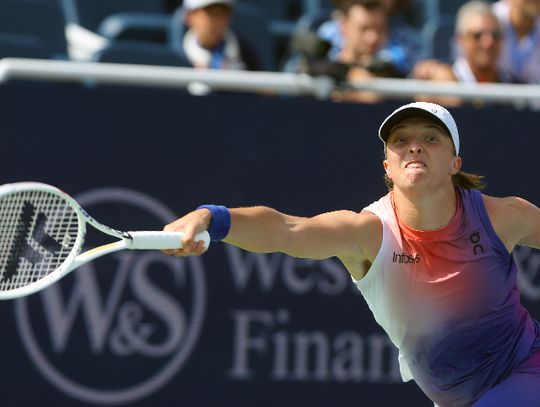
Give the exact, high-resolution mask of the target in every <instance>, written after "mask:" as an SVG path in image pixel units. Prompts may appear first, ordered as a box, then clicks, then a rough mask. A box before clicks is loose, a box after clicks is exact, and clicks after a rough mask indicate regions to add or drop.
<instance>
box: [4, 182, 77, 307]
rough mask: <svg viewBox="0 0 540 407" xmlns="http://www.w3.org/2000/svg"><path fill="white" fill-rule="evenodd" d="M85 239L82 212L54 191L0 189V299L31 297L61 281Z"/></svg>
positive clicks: (31, 185) (24, 186)
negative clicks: (30, 295)
mask: <svg viewBox="0 0 540 407" xmlns="http://www.w3.org/2000/svg"><path fill="white" fill-rule="evenodd" d="M85 234H86V219H85V215H84V213H83V211H82V208H81V207H80V206H79V205H78V204H77V202H76V201H75V200H74V199H73V198H71V197H70V196H69V195H67V194H66V193H65V192H62V191H61V190H59V189H58V188H55V187H53V186H51V185H47V184H42V183H38V182H19V183H13V184H5V185H2V186H0V299H11V298H18V297H23V296H26V295H29V294H32V293H34V292H36V291H39V290H41V289H43V288H45V287H47V286H49V285H51V284H53V283H54V282H56V281H58V280H59V279H60V278H62V277H63V276H64V275H65V274H66V273H68V272H69V271H70V268H69V266H70V264H71V263H72V262H73V261H74V259H75V258H76V256H77V255H78V254H79V253H80V251H81V248H82V245H83V242H84V237H85Z"/></svg>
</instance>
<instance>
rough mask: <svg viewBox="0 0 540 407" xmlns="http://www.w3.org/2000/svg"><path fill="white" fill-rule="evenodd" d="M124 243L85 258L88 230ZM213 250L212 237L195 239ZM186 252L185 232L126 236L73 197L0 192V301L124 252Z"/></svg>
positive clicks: (29, 185) (37, 189) (40, 187)
mask: <svg viewBox="0 0 540 407" xmlns="http://www.w3.org/2000/svg"><path fill="white" fill-rule="evenodd" d="M87 224H90V225H91V226H92V227H94V228H95V229H97V230H99V231H101V232H103V233H105V234H107V235H110V236H113V237H115V238H118V239H119V240H117V241H114V242H112V243H109V244H106V245H103V246H99V247H95V248H93V249H90V250H88V251H85V252H84V253H81V249H82V246H83V243H84V239H85V235H86V225H87ZM195 240H196V241H201V240H202V241H204V246H205V247H206V248H207V247H208V246H209V244H210V237H209V235H208V232H206V231H205V232H202V233H199V234H198V235H196V236H195ZM181 247H182V233H181V232H153V231H146V232H122V231H119V230H115V229H112V228H110V227H108V226H106V225H103V224H101V223H99V222H98V221H96V220H95V219H94V218H92V217H91V216H90V215H88V213H86V211H85V210H84V209H83V208H82V207H81V206H80V205H79V204H78V203H77V202H76V201H75V200H74V199H73V198H71V197H70V196H69V195H67V194H66V193H65V192H62V191H60V190H59V189H57V188H55V187H53V186H50V185H47V184H42V183H38V182H20V183H13V184H5V185H2V186H0V299H11V298H19V297H24V296H27V295H29V294H32V293H35V292H36V291H39V290H42V289H44V288H46V287H48V286H50V285H51V284H53V283H55V282H56V281H58V280H59V279H61V278H62V277H64V276H65V275H66V274H68V273H69V272H71V271H73V270H75V269H76V268H77V267H79V266H81V265H83V264H85V263H88V262H89V261H92V260H94V259H96V258H98V257H101V256H104V255H106V254H109V253H113V252H117V251H119V250H124V249H131V250H164V249H179V248H181Z"/></svg>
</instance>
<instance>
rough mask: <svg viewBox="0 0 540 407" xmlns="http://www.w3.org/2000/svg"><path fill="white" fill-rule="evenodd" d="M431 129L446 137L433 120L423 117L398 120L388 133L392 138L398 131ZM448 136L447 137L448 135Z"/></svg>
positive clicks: (446, 133)
mask: <svg viewBox="0 0 540 407" xmlns="http://www.w3.org/2000/svg"><path fill="white" fill-rule="evenodd" d="M426 129H433V130H435V131H439V132H441V133H443V134H445V135H448V132H447V131H446V130H445V129H444V127H443V126H441V125H440V124H439V123H438V122H436V121H435V120H431V119H428V118H425V117H407V118H406V119H403V120H400V121H399V122H397V123H396V124H395V125H394V126H392V128H391V129H390V132H389V137H388V138H390V137H392V135H393V134H396V133H399V132H400V130H415V131H417V130H426ZM448 136H449V135H448Z"/></svg>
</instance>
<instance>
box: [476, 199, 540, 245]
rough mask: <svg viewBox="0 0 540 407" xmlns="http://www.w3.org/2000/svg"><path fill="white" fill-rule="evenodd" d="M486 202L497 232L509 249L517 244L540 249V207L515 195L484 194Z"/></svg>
mask: <svg viewBox="0 0 540 407" xmlns="http://www.w3.org/2000/svg"><path fill="white" fill-rule="evenodd" d="M484 203H485V205H486V209H487V211H488V213H489V217H490V220H491V223H492V224H493V227H494V228H495V232H497V235H498V236H499V237H500V238H501V240H502V241H503V243H504V244H505V246H506V247H507V249H508V250H509V251H512V249H513V248H514V247H515V246H517V245H520V246H528V247H533V248H535V249H540V208H538V207H537V206H536V205H534V204H532V203H531V202H529V201H527V200H525V199H523V198H519V197H515V196H511V197H506V198H494V197H489V196H484Z"/></svg>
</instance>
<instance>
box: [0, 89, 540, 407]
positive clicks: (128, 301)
mask: <svg viewBox="0 0 540 407" xmlns="http://www.w3.org/2000/svg"><path fill="white" fill-rule="evenodd" d="M396 106H397V105H396V104H382V105H373V106H371V105H351V104H336V103H330V102H322V101H314V100H311V99H296V98H279V97H269V96H253V95H234V94H220V95H214V96H210V97H193V96H189V95H187V94H184V93H183V92H179V91H169V90H150V89H130V88H112V87H94V88H81V87H79V86H76V85H47V84H23V83H19V84H12V85H7V86H3V87H1V92H0V107H1V112H2V115H1V117H2V126H1V129H2V133H1V134H2V138H1V139H2V151H3V154H2V164H1V167H0V168H1V169H2V171H1V172H0V183H5V182H14V181H23V180H35V181H42V182H47V183H50V184H53V185H56V186H58V187H60V188H62V189H64V190H66V191H68V192H69V193H71V194H72V195H74V196H75V197H76V198H77V199H78V200H80V202H81V203H82V204H83V206H84V207H85V208H87V210H88V211H89V212H90V214H92V215H93V216H94V217H96V218H97V219H98V220H101V221H103V222H104V223H108V224H110V225H111V226H114V227H116V228H119V229H145V228H146V229H156V228H157V229H161V227H162V226H163V224H164V223H166V222H168V221H170V220H172V219H173V218H174V217H175V216H177V215H179V214H182V213H184V212H186V211H188V210H190V209H192V208H194V207H196V206H197V205H199V204H201V203H207V202H212V203H223V204H226V205H228V206H238V205H252V204H265V205H270V206H273V207H276V208H278V209H280V210H282V211H285V212H289V213H293V214H298V215H313V214H316V213H318V212H321V211H327V210H333V209H353V210H360V209H361V208H362V207H363V206H365V205H367V204H369V203H371V202H372V201H373V200H375V199H377V198H378V197H379V196H380V195H382V194H384V193H385V187H384V184H383V181H382V175H383V171H382V165H381V160H382V145H381V143H380V141H379V140H378V138H377V136H376V131H377V128H378V125H379V124H380V122H381V121H382V120H383V119H384V117H385V116H386V115H387V114H388V113H389V112H390V111H391V110H392V109H393V108H395V107H396ZM453 113H454V116H455V118H456V121H457V122H458V125H459V127H460V132H461V136H462V151H463V153H462V156H463V159H464V169H465V170H468V171H472V172H479V173H482V174H484V175H486V176H487V183H488V189H487V193H489V194H492V195H506V194H515V195H521V196H523V197H525V198H527V199H529V200H531V201H532V202H535V203H536V204H538V203H540V190H539V189H538V187H537V186H538V182H537V179H536V177H537V174H538V170H539V165H538V158H537V151H538V150H539V149H540V139H539V138H538V137H537V129H538V125H539V117H540V116H539V113H533V112H528V111H516V110H514V109H512V108H505V107H492V108H489V109H483V110H475V109H472V108H461V109H455V110H454V111H453ZM89 239H90V240H93V239H95V240H94V244H95V243H99V242H100V237H98V236H96V235H93V234H90V236H89ZM517 255H518V256H519V258H518V260H519V262H520V265H521V267H522V277H521V280H520V285H521V286H522V287H523V290H524V293H525V295H524V302H525V303H526V304H527V306H528V307H529V309H530V310H531V312H532V313H533V315H535V316H536V317H540V302H539V301H540V284H539V282H538V277H540V276H537V274H539V273H538V272H539V270H538V264H539V263H538V253H537V252H535V251H531V250H526V249H521V250H519V252H518V253H517ZM0 317H1V318H2V320H3V321H4V325H5V328H4V330H3V333H2V336H1V337H0V338H1V339H0V343H1V345H2V346H0V361H1V362H2V367H3V368H2V369H1V372H2V373H0V375H1V380H0V383H1V385H0V403H1V404H2V406H15V405H17V406H21V405H36V404H37V403H43V404H44V405H54V406H76V405H96V404H97V405H100V404H101V405H111V404H129V405H136V406H169V405H176V406H253V405H258V406H260V407H262V406H276V405H283V406H289V405H290V406H292V405H297V404H298V403H302V404H303V405H310V406H313V407H315V406H329V405H345V404H349V403H350V404H353V403H354V405H361V406H365V407H371V406H395V405H414V406H420V407H422V406H431V405H432V404H431V403H430V402H429V401H428V400H427V399H426V398H425V397H424V396H423V395H422V394H421V392H420V391H419V390H418V389H417V387H416V385H415V384H413V383H408V384H403V383H401V381H400V378H399V371H398V368H397V365H396V358H395V356H396V355H395V350H394V349H393V348H392V346H391V345H390V344H389V343H388V340H387V339H386V336H385V335H384V334H383V333H382V331H381V330H380V329H379V328H378V326H377V325H376V324H375V322H374V320H373V318H372V317H371V314H370V313H369V311H368V310H367V307H366V305H365V303H364V300H363V299H362V298H361V297H360V296H359V294H358V293H357V292H356V291H355V288H354V286H353V284H352V283H351V282H350V279H349V277H348V276H347V274H346V272H345V271H344V270H343V268H342V267H341V265H340V264H339V263H338V262H337V261H335V260H326V261H321V262H314V261H307V260H299V259H292V258H290V257H286V256H284V255H280V254H274V255H255V254H248V253H245V252H241V251H239V250H237V249H235V248H232V247H229V246H226V245H223V244H214V245H213V246H212V247H211V249H210V251H209V252H208V253H207V254H206V255H205V256H202V257H200V258H195V259H189V260H187V261H184V260H179V259H174V258H171V257H167V256H164V255H162V254H160V253H150V252H147V253H135V254H134V253H120V254H118V255H111V256H108V257H107V258H103V259H100V260H98V261H96V262H94V263H92V264H91V265H88V266H85V267H83V268H81V269H79V270H78V271H77V272H74V273H72V275H70V276H68V277H66V278H65V279H64V280H62V281H61V282H60V283H59V284H56V285H55V286H53V287H51V288H50V289H49V290H46V291H45V292H44V293H43V294H36V295H34V296H31V297H29V298H28V299H26V300H18V301H8V302H2V303H0ZM21 390H22V391H21Z"/></svg>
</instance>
